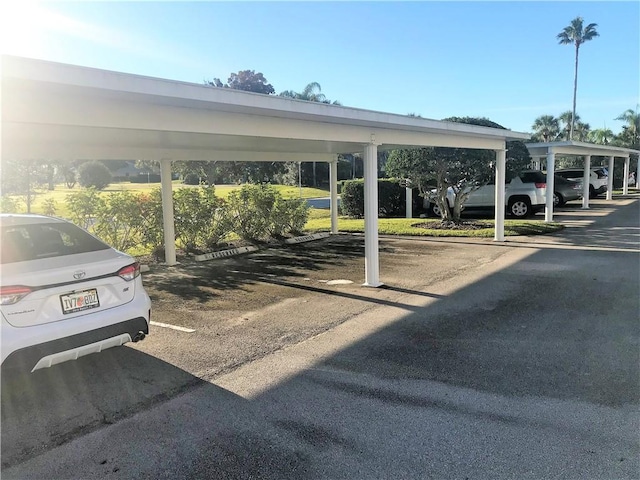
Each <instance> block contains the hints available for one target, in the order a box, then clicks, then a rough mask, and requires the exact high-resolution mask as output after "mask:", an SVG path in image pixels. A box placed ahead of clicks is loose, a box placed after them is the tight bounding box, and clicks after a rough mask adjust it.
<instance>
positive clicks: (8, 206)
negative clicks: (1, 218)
mask: <svg viewBox="0 0 640 480" xmlns="http://www.w3.org/2000/svg"><path fill="white" fill-rule="evenodd" d="M19 207H20V201H19V200H16V199H15V198H11V197H10V196H8V195H2V197H0V212H2V213H18V208H19Z"/></svg>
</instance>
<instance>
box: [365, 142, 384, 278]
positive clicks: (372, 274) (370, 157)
mask: <svg viewBox="0 0 640 480" xmlns="http://www.w3.org/2000/svg"><path fill="white" fill-rule="evenodd" d="M363 161H364V276H365V281H364V286H365V287H379V286H380V285H382V283H380V263H379V255H378V253H379V252H378V147H377V145H375V144H373V143H370V144H367V145H365V147H364V158H363Z"/></svg>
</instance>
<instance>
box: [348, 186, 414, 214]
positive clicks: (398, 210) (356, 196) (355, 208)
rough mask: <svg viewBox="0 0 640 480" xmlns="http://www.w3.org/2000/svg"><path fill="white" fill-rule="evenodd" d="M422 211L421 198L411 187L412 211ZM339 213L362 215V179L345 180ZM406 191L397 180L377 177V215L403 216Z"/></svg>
mask: <svg viewBox="0 0 640 480" xmlns="http://www.w3.org/2000/svg"><path fill="white" fill-rule="evenodd" d="M422 211H423V207H422V198H421V197H420V196H419V194H418V191H417V190H416V189H413V213H414V215H415V214H418V213H420V212H422ZM340 214H341V215H345V216H348V217H352V218H363V217H364V180H345V181H344V182H342V192H341V195H340ZM405 214H406V192H405V188H404V187H403V186H401V185H400V184H399V183H398V181H397V180H393V179H378V216H380V217H404V216H405Z"/></svg>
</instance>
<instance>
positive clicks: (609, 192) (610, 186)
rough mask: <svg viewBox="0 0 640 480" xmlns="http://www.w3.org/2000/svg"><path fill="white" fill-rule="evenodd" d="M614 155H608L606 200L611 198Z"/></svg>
mask: <svg viewBox="0 0 640 480" xmlns="http://www.w3.org/2000/svg"><path fill="white" fill-rule="evenodd" d="M614 158H615V157H614V156H613V155H612V156H610V157H609V177H608V178H607V200H613V161H614Z"/></svg>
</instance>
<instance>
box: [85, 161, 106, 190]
mask: <svg viewBox="0 0 640 480" xmlns="http://www.w3.org/2000/svg"><path fill="white" fill-rule="evenodd" d="M78 182H79V183H80V186H82V187H94V188H96V189H97V190H102V189H104V188H105V187H106V186H107V185H109V183H110V182H111V172H110V171H109V169H108V168H107V167H106V166H105V165H104V164H103V163H101V162H98V161H91V162H86V163H83V164H82V165H80V166H79V167H78Z"/></svg>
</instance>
